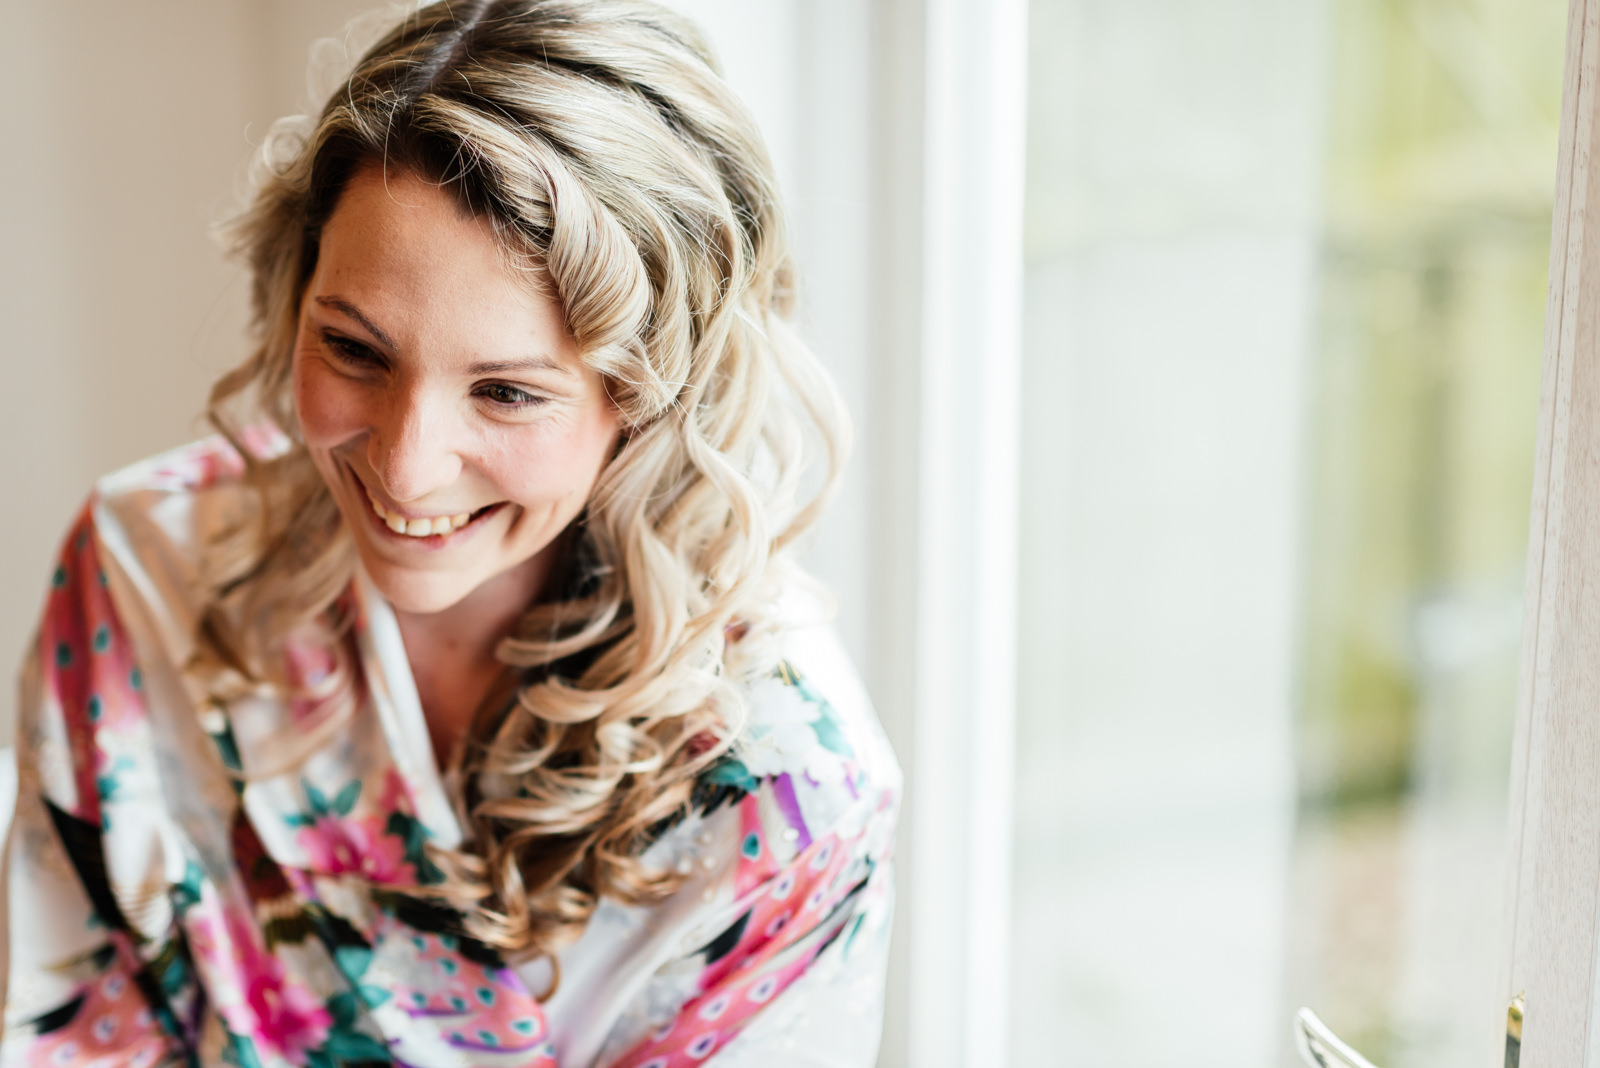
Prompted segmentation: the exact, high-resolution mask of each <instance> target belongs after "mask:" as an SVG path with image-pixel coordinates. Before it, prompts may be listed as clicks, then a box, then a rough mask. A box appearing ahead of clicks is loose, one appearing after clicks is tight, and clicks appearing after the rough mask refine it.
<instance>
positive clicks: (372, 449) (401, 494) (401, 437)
mask: <svg viewBox="0 0 1600 1068" xmlns="http://www.w3.org/2000/svg"><path fill="white" fill-rule="evenodd" d="M457 429H458V428H455V427H453V426H452V416H451V411H450V405H449V404H448V403H447V402H444V401H443V400H441V399H438V398H430V397H429V396H428V395H427V394H426V393H425V392H424V391H423V390H420V389H410V390H406V391H404V392H403V393H400V394H399V395H398V396H396V397H395V398H394V400H393V401H392V402H391V403H390V404H389V405H388V409H387V411H386V412H385V413H384V416H383V417H382V418H381V419H380V420H379V422H378V425H376V426H374V427H373V433H372V435H371V436H370V437H369V438H368V439H367V463H368V464H369V465H370V466H371V468H372V470H373V472H374V473H375V474H376V475H377V476H378V481H379V482H380V483H381V484H382V487H383V491H384V492H385V493H387V494H388V495H389V497H390V498H391V499H392V500H393V501H394V503H396V504H407V503H410V502H412V501H421V500H423V499H425V498H427V497H428V496H429V495H430V494H432V493H434V492H435V491H437V490H441V489H444V488H445V487H446V486H449V485H451V484H452V483H454V482H455V481H456V479H457V478H459V477H460V475H461V456H460V453H459V452H458V451H457V447H456V439H457V434H456V432H455V431H456V430H457Z"/></svg>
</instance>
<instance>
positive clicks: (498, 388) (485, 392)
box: [478, 382, 544, 408]
mask: <svg viewBox="0 0 1600 1068" xmlns="http://www.w3.org/2000/svg"><path fill="white" fill-rule="evenodd" d="M478 396H480V397H484V398H486V399H488V400H491V401H494V402H495V403H496V404H500V405H504V406H505V407H508V408H525V407H528V406H529V405H533V404H542V403H543V402H544V398H543V397H536V396H534V395H533V394H532V393H529V392H527V391H526V390H521V389H518V388H517V387H516V386H508V385H506V384H505V383H504V382H488V383H485V384H484V385H482V386H479V387H478Z"/></svg>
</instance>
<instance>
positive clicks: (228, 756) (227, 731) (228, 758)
mask: <svg viewBox="0 0 1600 1068" xmlns="http://www.w3.org/2000/svg"><path fill="white" fill-rule="evenodd" d="M134 685H135V686H136V687H137V685H138V684H137V683H135V684H134ZM211 743H212V744H213V745H215V746H216V747H217V755H218V756H219V757H221V758H222V766H223V767H225V768H227V769H228V770H229V771H232V772H235V773H243V771H244V762H243V761H242V760H240V759H239V742H238V740H237V739H235V738H234V736H233V725H232V724H230V723H228V721H227V720H223V728H222V729H221V730H220V731H218V732H217V733H215V734H213V735H211Z"/></svg>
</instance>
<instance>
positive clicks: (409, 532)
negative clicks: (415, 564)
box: [367, 492, 472, 538]
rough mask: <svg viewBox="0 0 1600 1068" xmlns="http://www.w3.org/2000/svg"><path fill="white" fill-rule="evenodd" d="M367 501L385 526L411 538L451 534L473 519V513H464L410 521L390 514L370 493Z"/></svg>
mask: <svg viewBox="0 0 1600 1068" xmlns="http://www.w3.org/2000/svg"><path fill="white" fill-rule="evenodd" d="M367 500H369V501H371V502H372V510H373V512H374V513H376V515H377V517H378V518H379V519H381V520H383V525H384V526H386V527H388V528H389V529H390V530H392V531H394V532H395V533H396V534H404V535H406V536H407V537H409V538H427V537H431V536H432V535H434V534H449V533H451V532H452V531H456V530H460V529H461V528H462V527H464V526H466V525H467V523H468V521H469V520H471V519H472V513H470V512H462V513H461V514H460V515H436V516H430V517H429V518H427V519H410V520H408V519H405V518H404V517H402V516H398V515H394V514H393V513H391V512H389V511H388V510H387V509H386V508H384V506H383V505H381V504H379V503H378V498H376V497H374V496H373V495H372V494H371V493H370V492H368V494H367Z"/></svg>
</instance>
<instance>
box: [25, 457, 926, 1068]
mask: <svg viewBox="0 0 1600 1068" xmlns="http://www.w3.org/2000/svg"><path fill="white" fill-rule="evenodd" d="M239 469H240V465H239V462H238V458H237V456H236V455H235V454H233V453H232V452H230V451H229V450H228V449H227V448H226V447H225V446H224V445H222V444H221V443H219V442H218V441H216V440H211V441H205V442H200V443H198V444H196V445H192V446H189V447H186V448H184V449H180V450H177V451H176V452H173V453H170V454H168V455H165V456H162V457H157V458H156V459H154V460H151V461H147V462H145V463H143V464H139V465H136V466H135V467H133V468H130V469H128V470H126V471H123V472H120V473H118V474H116V475H112V476H110V477H109V478H107V479H105V480H104V481H102V482H101V484H100V485H99V486H98V487H97V489H96V492H95V494H94V496H93V497H92V498H91V500H90V502H89V504H88V506H87V507H86V508H85V510H84V512H83V514H82V515H81V516H80V517H79V519H78V520H77V522H76V524H75V525H74V527H73V529H72V531H71V533H70V534H69V535H68V537H67V540H66V543H65V545H64V547H63V549H62V553H61V556H60V560H59V563H58V565H57V567H56V568H55V572H54V575H53V578H52V582H51V587H50V591H49V594H48V600H47V605H46V608H45V613H44V618H43V621H42V623H41V625H40V628H39V632H38V638H37V644H36V646H35V649H34V651H33V653H32V654H31V655H30V657H29V659H28V660H27V662H26V664H25V666H24V669H23V677H22V701H21V715H20V722H19V727H18V739H17V747H18V768H19V791H18V802H17V810H16V815H15V819H14V823H13V826H12V832H11V837H10V839H9V843H8V847H7V852H6V871H5V878H4V883H3V885H4V886H5V888H6V895H7V908H8V917H9V923H8V929H9V952H10V962H9V971H8V973H6V974H7V975H8V983H7V989H6V1007H5V1035H4V1042H3V1045H0V1066H13V1065H46V1064H48V1065H62V1066H73V1065H77V1066H88V1065H94V1066H107V1068H110V1066H113V1065H115V1066H133V1068H140V1066H147V1065H168V1064H184V1065H218V1064H227V1065H240V1066H245V1068H254V1066H271V1065H310V1066H313V1068H334V1066H339V1065H344V1066H376V1065H414V1066H417V1068H423V1066H446V1065H450V1066H455V1065H483V1066H491V1065H493V1066H511V1065H515V1066H518V1068H535V1066H536V1068H553V1066H556V1065H560V1066H562V1068H576V1066H588V1065H598V1066H604V1068H668V1066H672V1068H678V1066H684V1065H699V1064H712V1065H717V1066H722V1068H734V1066H739V1065H761V1066H763V1068H773V1066H784V1065H837V1066H865V1065H869V1064H871V1063H872V1061H873V1058H874V1056H875V1050H876V1045H877V1038H878V1028H879V1014H880V1000H881V992H882V984H883V971H884V962H885V959H886V946H887V940H888V922H889V921H888V916H889V906H890V886H889V877H890V867H889V852H890V845H891V836H892V833H893V824H894V816H895V810H896V802H897V798H898V792H899V772H898V769H897V767H896V765H895V762H894V758H893V756H892V754H891V753H890V752H889V749H888V746H887V744H886V743H885V741H884V738H883V736H882V733H881V731H880V729H879V727H878V725H877V723H876V721H875V720H874V719H873V717H872V713H871V710H870V707H869V705H868V703H867V700H866V697H865V694H864V693H863V691H862V689H861V687H860V684H859V683H858V682H857V681H856V678H855V676H854V673H853V672H852V670H851V668H850V666H849V664H848V662H847V661H846V659H845V658H844V656H843V654H842V653H841V651H840V649H839V647H838V645H837V643H836V642H835V641H834V639H833V638H832V637H831V634H830V633H829V632H828V631H827V630H826V629H825V628H820V627H815V626H797V627H795V628H793V629H791V630H790V631H788V632H787V636H786V638H785V642H786V644H785V647H784V652H785V659H784V661H783V662H782V663H781V664H780V665H779V667H778V669H777V670H776V671H775V672H774V673H773V674H772V675H771V677H768V678H764V679H762V680H761V681H760V682H758V683H757V684H756V685H754V686H752V687H751V688H750V690H749V692H748V699H747V704H748V707H749V723H748V726H747V727H746V728H745V730H744V731H743V732H742V734H741V736H740V738H739V740H738V742H737V744H736V746H735V748H734V750H733V751H732V752H731V753H730V754H729V756H728V757H726V758H724V759H723V760H722V761H721V762H720V763H718V764H717V765H716V766H715V767H713V768H712V769H711V770H710V771H709V772H708V773H707V774H706V775H705V776H704V778H703V779H702V780H701V782H700V783H699V784H698V788H697V790H696V793H695V804H694V806H693V810H692V811H691V812H690V814H689V815H688V816H687V817H686V818H685V819H683V820H682V821H681V822H679V823H677V824H676V825H674V826H673V827H672V828H671V829H669V830H668V831H667V832H666V833H665V834H664V835H663V836H662V837H661V838H659V839H658V840H657V841H656V842H655V843H654V844H653V845H652V846H651V847H650V850H649V852H648V853H647V854H646V857H647V859H648V860H650V861H652V862H653V863H657V864H661V865H666V866H670V867H672V868H674V869H676V870H677V871H678V872H680V873H682V874H684V875H685V876H686V881H685V883H684V885H683V888H682V889H681V890H680V891H679V892H677V893H676V894H675V895H674V896H672V897H671V898H669V899H668V900H666V901H664V902H662V903H660V904H658V905H655V906H651V907H630V906H624V905H621V904H618V903H616V902H614V901H611V900H604V901H602V902H601V903H600V905H599V907H598V909H597V910H596V912H595V914H594V916H593V918H592V920H591V921H590V923H589V925H588V926H587V928H586V929H585V931H584V934H583V935H582V937H581V938H580V939H579V940H577V941H576V942H575V943H573V944H572V945H570V946H569V947H567V948H566V949H565V950H563V951H562V952H561V953H560V954H559V964H560V976H561V981H560V984H559V987H558V989H557V991H556V993H555V994H554V995H553V996H551V997H549V998H548V999H547V1000H544V1001H542V1002H541V1001H540V1000H539V999H538V997H536V996H535V995H536V994H542V993H543V992H544V991H546V990H547V989H548V985H549V980H550V977H551V976H550V966H549V963H548V962H546V961H537V962H534V963H532V964H525V965H521V966H518V967H508V966H507V964H506V963H505V962H503V961H502V960H501V959H500V958H499V957H498V956H497V955H496V953H495V952H494V951H493V950H491V949H489V948H488V947H487V946H485V945H483V944H481V943H478V942H476V941H474V940H472V939H470V938H467V937H464V936H463V935H462V934H461V933H460V927H459V923H458V922H457V921H458V917H457V916H456V915H455V914H454V913H453V912H451V911H450V910H449V909H447V908H443V907H441V906H439V905H438V904H436V903H433V902H430V901H429V900H428V899H425V898H421V897H418V896H416V895H414V894H410V893H407V888H408V887H411V886H415V885H417V884H419V883H427V882H429V881H430V880H433V879H436V878H438V871H437V869H436V868H435V866H434V865H433V863H432V862H431V861H430V859H429V856H428V853H427V851H426V849H425V848H424V846H425V844H426V843H429V842H432V843H435V844H437V845H440V846H445V847H449V846H453V845H456V844H458V843H459V842H460V838H461V831H460V828H459V825H458V823H457V821H456V818H455V815H454V810H453V808H452V805H451V802H450V800H449V795H448V793H447V791H446V789H445V786H444V784H443V783H442V782H441V780H440V777H439V774H438V771H437V768H436V764H435V760H434V755H433V752H432V750H431V749H430V743H429V739H428V733H427V728H426V724H425V722H424V719H423V713H422V708H421V705H420V703H419V702H418V699H417V692H416V687H415V684H414V682H413V680H412V677H411V674H410V668H409V665H408V662H407V660H406V657H405V653H404V649H403V647H402V645H401V641H400V634H399V630H398V627H397V625H396V622H395V618H394V615H393V613H392V611H391V610H390V609H389V608H388V606H387V605H386V604H385V603H384V601H383V600H382V598H381V597H379V596H378V595H377V593H376V591H374V590H373V589H372V588H371V587H370V585H368V584H367V583H366V582H365V580H364V579H363V578H359V577H358V579H357V580H356V583H355V584H354V586H353V589H352V591H351V596H352V600H353V604H354V607H355V612H354V615H355V617H356V620H357V622H356V626H355V639H354V640H355V644H356V647H357V649H358V653H359V660H358V670H359V672H360V673H361V675H362V680H361V681H362V686H361V693H362V702H361V705H360V707H359V709H358V711H357V713H356V715H355V717H354V718H353V719H352V720H351V721H350V722H349V724H348V726H347V727H345V728H343V729H342V731H341V733H340V734H339V735H338V736H337V737H335V738H334V739H333V740H331V741H329V742H328V743H327V744H325V745H323V746H322V747H321V748H320V749H319V750H318V751H317V752H316V753H314V754H313V755H312V756H311V757H310V758H309V759H308V760H307V761H305V762H304V763H302V764H300V765H299V766H297V767H295V768H293V769H292V770H290V771H287V772H285V771H282V770H281V769H280V768H278V767H275V766H274V765H273V762H272V761H271V760H270V759H268V758H267V757H266V756H263V754H267V753H270V752H273V751H281V746H279V747H276V749H275V747H274V746H273V745H272V744H271V743H272V742H273V741H274V740H275V739H276V740H281V739H282V738H284V737H285V736H287V735H289V734H291V733H292V732H294V731H295V729H296V724H297V721H298V720H299V719H300V718H301V717H303V716H305V715H306V714H307V713H308V709H307V708H305V707H301V703H295V702H291V703H285V702H283V701H281V700H279V699H276V698H274V697H270V696H260V697H252V698H249V699H246V700H241V701H238V702H235V703H234V704H232V705H230V706H229V707H228V708H227V709H226V711H225V712H224V711H223V710H221V709H218V708H216V707H215V706H213V705H210V704H209V703H207V701H206V700H205V699H204V696H203V694H202V692H201V691H200V690H199V689H198V688H197V687H196V685H195V683H194V681H193V680H192V679H191V678H189V677H187V676H186V675H185V673H184V671H183V670H182V666H183V665H184V664H185V663H187V662H188V660H189V656H190V653H191V652H192V650H193V647H194V639H193V635H194V632H195V622H196V619H197V614H198V609H199V605H198V603H197V600H196V598H195V596H194V593H193V590H194V588H195V582H194V578H195V572H194V568H195V560H196V556H197V549H198V546H200V545H202V544H203V543H204V540H205V539H206V538H207V537H208V536H209V535H210V534H211V533H212V532H214V531H215V530H217V529H219V527H220V526H222V525H223V524H226V523H227V522H229V521H230V519H231V518H232V517H234V516H236V515H237V514H238V511H239V508H240V493H241V490H240V488H239V473H240V470H239ZM325 656H326V654H322V658H321V659H319V655H318V654H316V653H304V652H297V653H292V654H290V669H291V670H292V671H294V672H296V673H298V676H299V677H300V678H301V679H302V680H304V681H306V682H308V683H310V684H311V685H313V686H314V684H315V682H316V681H317V678H318V677H319V675H321V674H323V673H325V672H326V671H327V669H328V665H327V663H325V662H324V660H325ZM241 771H242V772H244V773H246V774H245V775H241V774H240V773H241Z"/></svg>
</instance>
